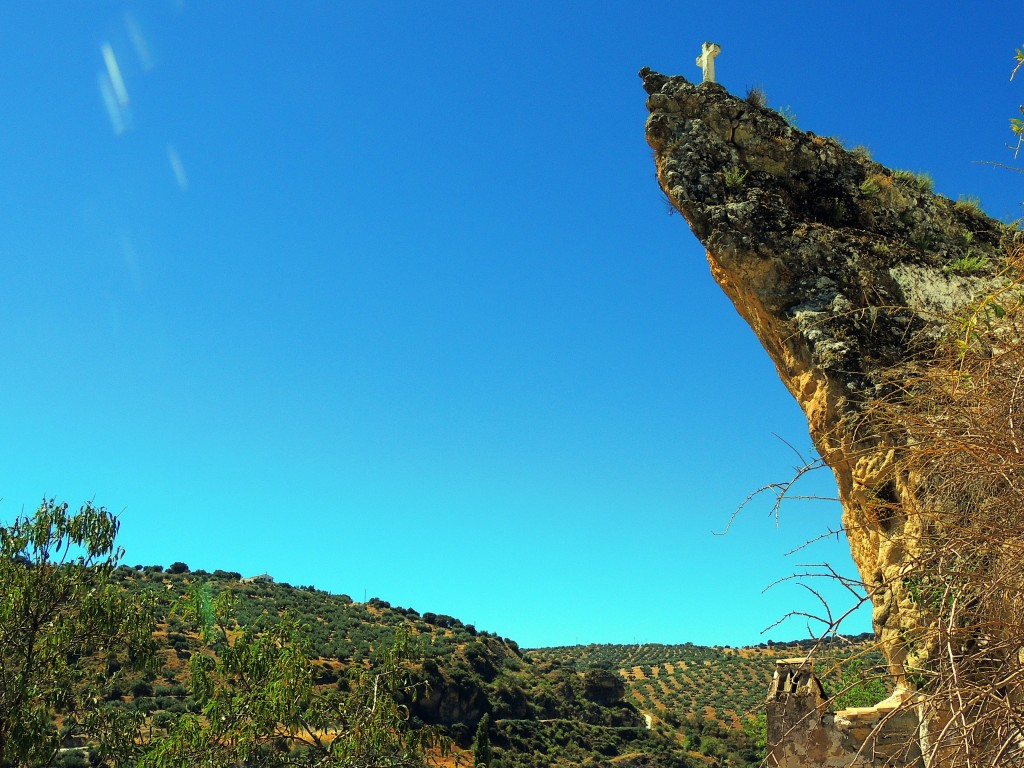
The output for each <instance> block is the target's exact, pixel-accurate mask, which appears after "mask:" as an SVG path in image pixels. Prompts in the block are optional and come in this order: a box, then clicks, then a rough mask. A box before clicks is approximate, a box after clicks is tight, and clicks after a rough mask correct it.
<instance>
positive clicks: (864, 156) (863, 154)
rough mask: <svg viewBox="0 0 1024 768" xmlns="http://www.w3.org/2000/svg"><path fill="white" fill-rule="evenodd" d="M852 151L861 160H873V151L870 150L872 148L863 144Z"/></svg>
mask: <svg viewBox="0 0 1024 768" xmlns="http://www.w3.org/2000/svg"><path fill="white" fill-rule="evenodd" d="M850 151H851V152H852V153H853V154H855V155H856V156H857V157H859V158H860V159H861V160H870V159H871V149H870V147H866V146H865V145H863V144H858V145H857V146H855V147H854V148H853V149H851V150H850Z"/></svg>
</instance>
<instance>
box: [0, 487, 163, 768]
mask: <svg viewBox="0 0 1024 768" xmlns="http://www.w3.org/2000/svg"><path fill="white" fill-rule="evenodd" d="M117 529H118V521H117V518H115V517H114V516H113V515H111V514H110V513H109V512H107V510H106V509H104V508H103V507H94V506H93V505H92V504H91V503H86V504H85V505H83V506H82V507H81V509H79V511H78V512H77V513H70V512H69V511H68V505H67V504H57V503H55V502H54V501H53V500H48V501H47V500H44V501H43V502H42V504H40V506H39V508H38V509H37V510H36V512H35V514H34V515H33V516H31V517H19V518H17V519H16V520H15V521H14V522H13V523H12V524H11V525H9V526H4V527H0V764H3V765H5V766H7V765H10V766H23V765H24V766H27V765H31V764H35V763H39V762H42V763H46V762H49V761H50V760H51V759H53V757H54V756H55V755H56V753H57V750H58V748H59V747H60V741H61V735H62V734H60V733H58V730H57V726H56V724H55V722H54V720H53V715H54V714H55V713H64V714H65V716H64V727H63V735H64V736H67V735H70V734H74V733H83V734H87V735H90V736H92V737H94V738H96V739H98V740H99V742H100V744H101V746H102V747H103V748H104V750H106V751H110V750H112V749H114V748H116V747H118V746H121V741H120V740H119V738H118V733H120V732H121V731H122V730H123V726H124V722H123V719H124V718H121V717H119V716H118V715H116V714H114V713H108V712H105V711H102V710H97V706H96V703H97V702H99V701H102V700H103V697H102V695H101V686H102V683H103V681H102V680H97V679H96V678H95V677H94V676H91V675H89V674H87V669H86V667H84V666H83V665H82V664H80V663H79V660H80V659H81V658H82V657H83V656H86V655H87V654H90V653H93V652H95V651H98V650H102V651H103V652H104V653H105V654H107V655H108V656H109V657H110V658H111V659H112V660H115V659H116V660H118V661H117V664H116V665H113V664H110V665H108V669H113V670H115V671H114V672H113V673H112V677H116V676H118V675H119V674H120V670H123V669H138V668H140V667H142V666H143V665H144V664H145V663H146V662H147V660H148V659H149V658H150V655H151V653H152V640H151V634H152V629H153V619H152V614H151V612H150V610H149V605H148V604H147V603H146V602H145V601H138V600H134V599H130V598H128V597H127V596H126V595H125V593H124V592H123V591H122V590H121V589H119V588H118V587H117V586H116V585H114V584H112V583H111V574H112V572H113V570H114V568H115V567H116V565H117V561H118V558H119V557H120V555H121V551H120V550H119V549H117V548H116V546H115V543H114V540H115V537H116V535H117Z"/></svg>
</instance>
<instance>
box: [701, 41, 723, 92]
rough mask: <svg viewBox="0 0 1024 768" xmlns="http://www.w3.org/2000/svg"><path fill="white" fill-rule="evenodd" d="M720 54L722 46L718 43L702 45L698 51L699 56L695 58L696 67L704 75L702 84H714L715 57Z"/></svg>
mask: <svg viewBox="0 0 1024 768" xmlns="http://www.w3.org/2000/svg"><path fill="white" fill-rule="evenodd" d="M721 52H722V46H720V45H719V44H718V43H704V45H703V46H701V49H700V56H698V57H697V66H698V67H700V68H701V71H702V72H703V73H704V82H705V83H713V82H715V56H717V55H718V54H720V53H721Z"/></svg>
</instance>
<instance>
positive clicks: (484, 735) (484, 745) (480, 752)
mask: <svg viewBox="0 0 1024 768" xmlns="http://www.w3.org/2000/svg"><path fill="white" fill-rule="evenodd" d="M492 759H493V758H492V757H491V716H490V715H488V714H484V716H483V717H481V718H480V722H479V723H478V724H477V727H476V736H475V737H474V738H473V765H474V766H476V768H483V766H491V765H493V763H492Z"/></svg>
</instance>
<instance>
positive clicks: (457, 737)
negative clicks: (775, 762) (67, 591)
mask: <svg viewBox="0 0 1024 768" xmlns="http://www.w3.org/2000/svg"><path fill="white" fill-rule="evenodd" d="M114 576H115V579H116V580H117V581H118V582H119V583H121V584H122V585H123V587H124V588H125V589H127V590H130V591H132V592H137V593H143V594H146V595H149V596H150V598H151V599H153V600H154V601H156V603H157V606H158V608H157V610H158V616H159V624H158V633H157V635H158V637H157V639H158V641H159V643H160V646H161V647H160V650H159V652H158V658H159V663H158V665H157V667H156V668H154V669H153V670H151V671H148V672H145V673H136V674H125V675H122V674H120V670H118V669H116V668H113V667H110V668H108V669H107V673H108V675H109V682H108V683H107V685H106V689H105V695H106V698H107V700H108V701H109V702H111V703H113V704H114V705H115V706H119V707H124V708H127V709H132V710H138V711H142V712H144V713H146V715H147V716H148V718H149V721H150V722H151V723H152V724H153V726H154V728H156V729H160V728H165V727H166V726H167V725H168V724H169V723H170V722H171V720H172V719H173V717H174V715H175V713H180V712H183V711H187V710H189V709H192V708H194V707H195V704H194V702H193V701H192V700H191V699H190V696H189V688H188V685H189V680H188V665H187V660H188V659H189V657H190V656H191V655H192V654H194V653H196V652H198V651H199V650H200V649H201V648H202V647H203V643H202V640H201V639H200V638H199V636H198V635H197V633H196V632H195V631H193V629H191V628H190V627H189V626H187V625H186V624H185V623H184V622H183V621H182V619H181V618H180V617H179V616H178V615H176V614H175V612H174V611H173V610H172V607H173V606H174V604H175V601H176V600H177V599H178V598H179V597H180V596H181V595H183V594H184V593H185V591H186V589H188V587H189V586H190V585H195V584H197V583H201V584H205V585H207V586H208V588H209V590H210V592H211V594H213V595H216V594H219V593H221V592H230V593H231V594H232V595H233V596H234V598H235V609H234V614H235V619H236V621H237V625H238V627H251V628H253V629H256V630H260V629H266V628H268V627H270V626H272V625H273V624H274V623H275V622H278V621H279V620H280V618H281V616H282V615H283V614H284V613H285V612H286V611H291V612H294V614H295V615H298V616H299V617H300V619H301V622H302V623H303V624H304V625H305V627H306V628H307V630H308V633H309V637H310V641H311V646H312V649H313V651H314V655H315V656H316V657H317V661H316V667H315V668H316V675H317V679H316V682H317V684H318V685H321V686H325V687H326V686H342V685H345V680H346V674H347V670H349V669H350V668H351V667H352V665H359V664H362V663H364V661H366V660H368V659H369V658H370V657H372V656H373V655H374V654H375V653H376V652H377V651H378V650H379V649H381V648H386V647H388V646H389V645H390V644H391V643H392V641H393V640H394V637H395V634H396V633H397V632H399V631H404V632H407V633H408V634H409V635H410V637H411V638H413V640H414V644H415V647H416V649H417V653H418V656H419V661H418V662H416V663H415V665H414V666H415V669H414V671H415V674H416V675H417V676H418V679H420V680H422V681H423V682H425V683H426V684H427V686H428V687H427V692H426V694H425V695H422V696H420V697H418V698H416V699H415V700H410V701H406V702H405V705H406V706H407V707H408V709H409V713H410V719H411V722H412V723H413V724H414V725H434V726H439V727H441V728H443V729H444V731H445V732H447V733H448V734H450V735H451V737H452V738H453V739H454V742H455V745H456V754H460V753H461V754H462V755H463V757H462V760H463V764H465V762H466V761H467V760H470V759H471V758H470V757H469V756H468V755H466V754H465V750H468V749H469V747H470V745H471V742H472V739H473V735H474V732H475V730H476V728H477V725H478V723H479V722H480V719H481V718H482V717H483V716H484V714H487V715H489V717H490V720H491V731H490V738H491V742H492V744H493V746H494V751H495V755H496V758H497V760H496V762H495V764H497V765H500V766H504V768H519V767H520V766H522V767H523V768H526V767H529V766H536V767H537V768H540V767H541V766H555V765H557V766H579V765H588V766H590V765H593V766H601V765H612V764H615V765H619V766H623V765H625V766H629V765H638V766H639V765H643V766H650V767H651V768H657V766H688V765H716V764H723V765H724V764H725V762H724V761H725V760H726V759H728V760H729V761H730V762H729V764H730V765H754V764H756V763H757V761H758V755H757V751H756V748H755V745H754V741H753V739H752V738H751V737H750V736H749V735H748V734H747V733H745V732H744V730H743V728H742V724H741V722H740V721H739V719H738V718H737V716H736V715H737V713H740V712H741V711H743V710H742V708H743V706H744V703H745V702H747V701H750V702H754V701H756V700H757V699H758V698H763V696H764V692H765V690H766V689H767V684H766V682H765V681H766V678H765V674H770V671H768V670H770V668H771V664H772V659H773V658H774V656H773V655H771V654H766V653H762V652H761V650H760V649H751V650H750V651H738V650H733V649H714V648H700V647H698V646H692V645H685V646H639V647H637V646H594V645H592V646H580V647H576V648H549V649H535V650H531V651H524V650H522V649H520V648H519V647H518V645H517V644H516V643H515V642H514V641H513V640H510V639H507V638H502V637H499V636H497V635H495V634H493V633H490V632H486V631H480V630H478V629H477V628H475V627H474V626H472V625H468V624H464V623H463V622H461V621H459V620H458V619H456V618H454V617H452V616H446V615H439V614H433V613H422V614H421V613H419V612H418V611H416V610H414V609H411V608H402V607H398V606H392V605H390V604H389V603H387V602H385V601H382V600H379V599H376V598H374V599H370V600H369V601H367V602H366V603H358V602H355V601H353V600H352V599H351V598H350V597H349V596H347V595H331V594H328V593H327V592H324V591H321V590H317V589H315V588H312V587H293V586H290V585H287V584H280V583H260V582H249V583H243V582H242V581H241V580H240V577H239V574H236V573H231V572H226V571H215V572H213V573H206V572H202V571H197V572H191V571H190V570H189V569H188V567H187V566H185V565H184V564H182V563H176V564H174V565H173V566H171V567H170V568H169V569H167V571H166V572H165V571H164V570H163V569H162V568H160V567H159V566H146V567H142V566H136V567H135V568H129V567H126V566H120V567H118V568H117V569H116V571H115V573H114ZM778 653H779V654H782V651H781V649H780V650H779V652H778ZM787 653H789V655H792V654H791V652H790V651H789V650H787ZM783 655H784V654H783ZM748 656H749V657H750V660H749V662H748V661H747V657H748ZM698 659H700V660H701V661H698ZM731 659H735V662H730V660H731ZM704 660H714V661H715V663H714V664H708V665H705V664H704V663H703V661H704ZM687 670H689V673H688V674H684V672H686V671H687ZM719 676H724V677H719ZM676 680H678V681H679V682H678V683H676V682H674V681H676ZM723 681H724V682H723ZM741 681H743V682H742V685H741ZM652 682H657V684H658V685H659V688H658V689H657V690H654V689H650V688H649V684H650V683H652ZM685 685H690V686H691V688H694V687H695V688H696V689H701V690H702V692H701V693H700V694H699V695H698V694H696V693H693V692H690V693H685V694H684V693H680V694H679V695H674V694H671V695H670V694H669V693H667V692H666V691H669V690H676V689H678V690H679V691H684V686H685ZM645 686H648V687H646V688H645ZM741 696H745V697H746V698H741ZM694 702H696V704H695V705H694V704H693V703H694ZM705 708H710V709H705ZM748 708H749V709H753V707H748ZM642 711H643V712H648V713H652V714H654V715H655V716H656V718H657V721H656V722H655V725H656V727H654V728H653V729H652V728H648V726H647V722H646V721H645V719H644V717H643V715H642V713H641V712H642ZM726 712H728V713H729V714H728V715H725V714H724V713H726ZM706 713H707V714H716V713H723V714H722V715H719V716H718V718H717V719H716V718H706V717H705V714H706Z"/></svg>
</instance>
